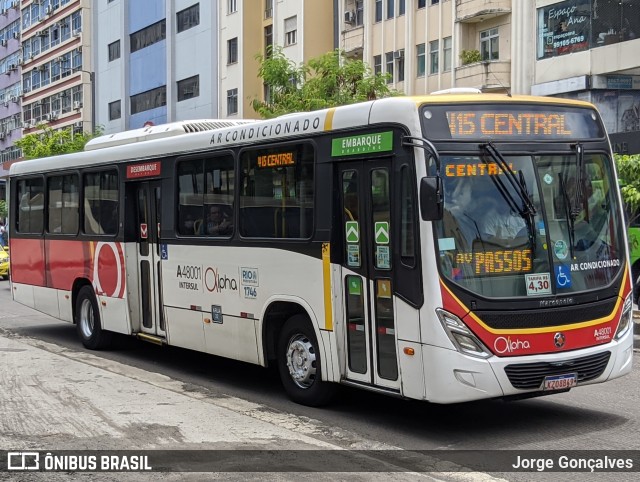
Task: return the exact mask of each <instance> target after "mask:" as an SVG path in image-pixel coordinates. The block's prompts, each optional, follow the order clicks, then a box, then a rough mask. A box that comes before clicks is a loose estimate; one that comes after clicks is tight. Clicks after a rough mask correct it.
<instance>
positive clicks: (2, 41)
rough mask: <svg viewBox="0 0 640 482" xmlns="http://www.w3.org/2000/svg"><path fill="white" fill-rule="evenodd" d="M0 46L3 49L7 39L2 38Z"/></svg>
mask: <svg viewBox="0 0 640 482" xmlns="http://www.w3.org/2000/svg"><path fill="white" fill-rule="evenodd" d="M0 45H2V46H3V47H6V46H7V39H6V38H3V39H2V40H0Z"/></svg>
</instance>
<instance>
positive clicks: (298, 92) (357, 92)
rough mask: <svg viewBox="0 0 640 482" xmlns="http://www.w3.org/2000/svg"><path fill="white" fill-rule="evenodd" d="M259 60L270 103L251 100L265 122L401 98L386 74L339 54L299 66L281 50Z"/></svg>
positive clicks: (326, 55)
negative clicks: (391, 85)
mask: <svg viewBox="0 0 640 482" xmlns="http://www.w3.org/2000/svg"><path fill="white" fill-rule="evenodd" d="M256 58H257V59H258V62H259V63H260V67H259V69H258V76H259V77H261V78H262V79H263V81H264V83H265V84H266V85H267V86H268V87H269V90H270V98H269V99H268V101H262V100H260V99H257V98H255V99H253V100H252V105H253V109H254V110H255V111H256V112H257V113H258V114H259V115H260V116H261V117H263V118H267V119H268V118H272V117H277V116H279V115H283V114H288V113H291V112H306V111H312V110H318V109H325V108H329V107H335V106H339V105H344V104H353V103H355V102H361V101H365V100H373V99H379V98H382V97H388V96H391V95H398V93H397V92H395V91H392V90H391V89H389V86H388V85H387V79H388V77H387V75H386V74H373V72H372V71H371V68H370V67H369V66H368V65H367V64H366V63H365V62H363V61H361V60H353V59H349V58H347V57H346V56H345V54H344V52H342V51H340V50H334V51H332V52H327V53H326V54H324V55H321V56H320V57H317V58H313V59H310V60H309V61H308V62H307V64H304V63H302V64H300V65H296V64H295V63H294V62H293V61H291V60H290V59H288V58H287V57H286V56H285V55H284V53H283V52H282V49H281V48H278V47H276V48H273V49H272V50H271V51H270V52H269V54H268V55H266V56H264V55H261V54H260V55H257V56H256Z"/></svg>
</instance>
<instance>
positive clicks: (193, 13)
mask: <svg viewBox="0 0 640 482" xmlns="http://www.w3.org/2000/svg"><path fill="white" fill-rule="evenodd" d="M176 17H177V21H178V26H177V31H178V33H180V32H183V31H185V30H188V29H190V28H191V27H195V26H196V25H199V24H200V4H199V3H196V4H195V5H193V6H191V7H189V8H185V9H184V10H181V11H180V12H178V13H177V14H176Z"/></svg>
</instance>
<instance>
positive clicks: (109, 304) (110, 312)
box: [60, 296, 131, 335]
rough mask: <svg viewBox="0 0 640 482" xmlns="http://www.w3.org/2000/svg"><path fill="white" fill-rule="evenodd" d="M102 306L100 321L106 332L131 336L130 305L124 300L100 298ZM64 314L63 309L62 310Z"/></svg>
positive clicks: (99, 302)
mask: <svg viewBox="0 0 640 482" xmlns="http://www.w3.org/2000/svg"><path fill="white" fill-rule="evenodd" d="M98 305H99V306H100V319H101V321H102V327H103V328H104V329H105V330H109V331H115V332H116V333H123V334H125V335H130V334H131V328H130V325H129V305H128V304H127V300H126V299H123V298H112V297H109V296H98ZM60 314H62V307H61V309H60Z"/></svg>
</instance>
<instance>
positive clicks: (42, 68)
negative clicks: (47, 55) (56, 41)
mask: <svg viewBox="0 0 640 482" xmlns="http://www.w3.org/2000/svg"><path fill="white" fill-rule="evenodd" d="M38 70H40V71H42V70H47V64H42V65H38Z"/></svg>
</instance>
